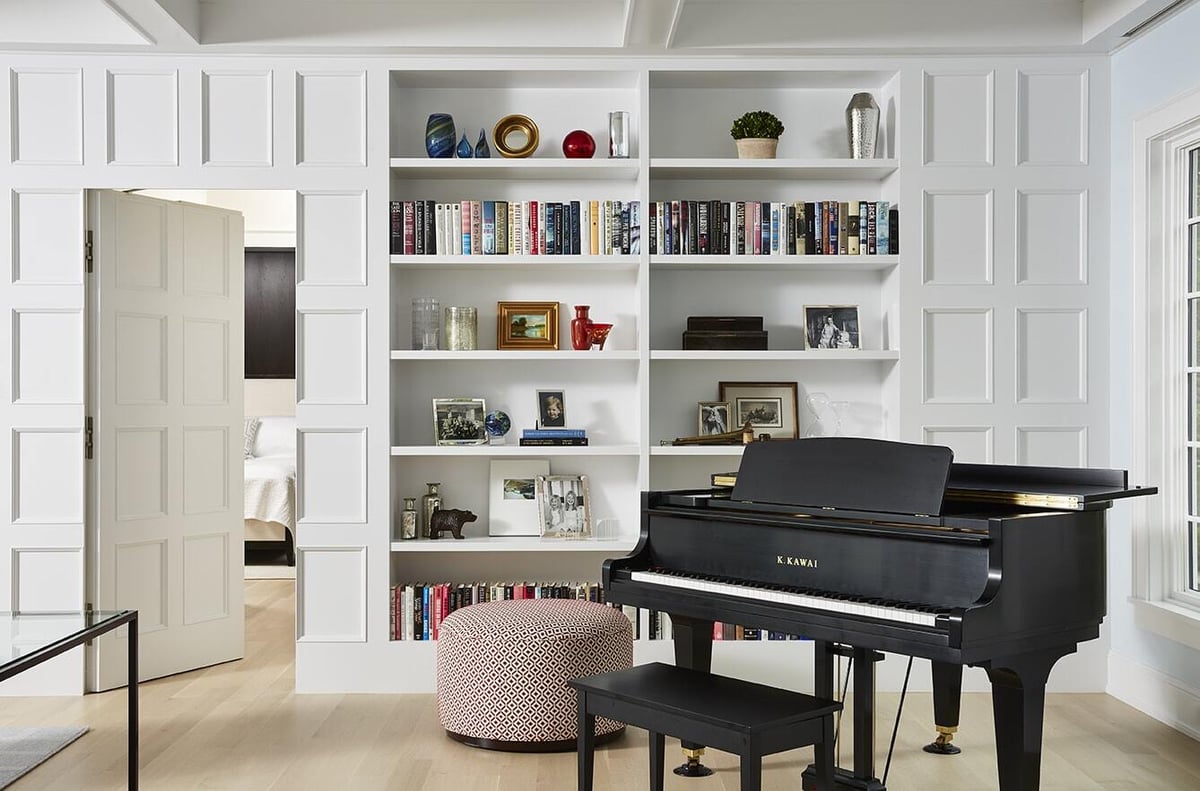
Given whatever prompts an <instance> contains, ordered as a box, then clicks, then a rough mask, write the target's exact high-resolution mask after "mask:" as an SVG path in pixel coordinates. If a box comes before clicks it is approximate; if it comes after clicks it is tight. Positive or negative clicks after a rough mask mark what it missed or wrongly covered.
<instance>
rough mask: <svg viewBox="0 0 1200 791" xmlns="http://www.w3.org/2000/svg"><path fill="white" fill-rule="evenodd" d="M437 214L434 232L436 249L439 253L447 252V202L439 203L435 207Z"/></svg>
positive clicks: (435, 213)
mask: <svg viewBox="0 0 1200 791" xmlns="http://www.w3.org/2000/svg"><path fill="white" fill-rule="evenodd" d="M433 211H434V215H435V223H434V225H435V227H436V228H437V230H436V231H435V232H434V242H433V244H434V251H435V252H438V253H445V252H446V204H444V203H438V204H435V205H434V208H433Z"/></svg>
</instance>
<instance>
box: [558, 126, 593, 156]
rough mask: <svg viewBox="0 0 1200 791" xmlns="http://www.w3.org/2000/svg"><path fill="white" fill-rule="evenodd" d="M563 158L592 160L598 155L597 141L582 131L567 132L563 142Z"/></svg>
mask: <svg viewBox="0 0 1200 791" xmlns="http://www.w3.org/2000/svg"><path fill="white" fill-rule="evenodd" d="M562 150H563V156H564V157H567V158H569V159H591V158H592V156H593V155H594V154H595V153H596V141H595V140H593V139H592V136H591V135H589V134H588V133H587V132H585V131H583V130H582V129H576V130H574V131H572V132H567V136H566V137H564V138H563V142H562Z"/></svg>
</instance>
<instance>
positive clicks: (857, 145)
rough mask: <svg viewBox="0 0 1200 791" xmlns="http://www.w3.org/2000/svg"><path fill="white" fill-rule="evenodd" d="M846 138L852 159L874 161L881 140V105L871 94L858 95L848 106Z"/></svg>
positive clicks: (851, 98)
mask: <svg viewBox="0 0 1200 791" xmlns="http://www.w3.org/2000/svg"><path fill="white" fill-rule="evenodd" d="M846 137H847V139H848V140H849V143H850V157H851V158H852V159H874V158H875V142H876V140H877V139H878V138H879V105H878V104H876V103H875V97H874V96H872V95H871V94H869V93H856V94H854V96H852V97H850V104H848V105H846Z"/></svg>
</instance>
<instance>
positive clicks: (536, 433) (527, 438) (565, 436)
mask: <svg viewBox="0 0 1200 791" xmlns="http://www.w3.org/2000/svg"><path fill="white" fill-rule="evenodd" d="M521 444H522V445H534V446H542V447H547V446H549V447H553V446H561V445H586V444H588V438H587V431H586V430H584V429H581V428H527V429H524V430H522V431H521Z"/></svg>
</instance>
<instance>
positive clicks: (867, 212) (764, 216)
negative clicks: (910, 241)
mask: <svg viewBox="0 0 1200 791" xmlns="http://www.w3.org/2000/svg"><path fill="white" fill-rule="evenodd" d="M648 214H649V217H648V229H647V233H648V237H649V245H650V254H651V255H896V254H898V253H899V252H900V213H899V210H898V209H897V208H896V207H895V206H893V205H891V204H890V203H889V202H888V201H808V202H805V201H794V202H781V201H719V200H706V201H696V200H675V201H654V202H652V203H651V204H650V206H649V212H648Z"/></svg>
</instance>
